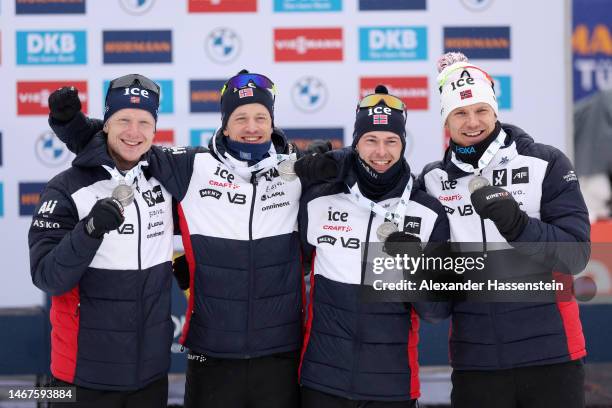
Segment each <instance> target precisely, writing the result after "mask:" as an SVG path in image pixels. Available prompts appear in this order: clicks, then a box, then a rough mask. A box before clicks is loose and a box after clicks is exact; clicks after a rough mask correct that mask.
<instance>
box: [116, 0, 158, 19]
mask: <svg viewBox="0 0 612 408" xmlns="http://www.w3.org/2000/svg"><path fill="white" fill-rule="evenodd" d="M153 3H155V0H119V4H120V5H121V8H122V9H124V10H125V11H126V12H127V13H129V14H132V15H135V16H140V15H143V14H145V13H146V12H147V11H149V10H150V9H151V7H153Z"/></svg>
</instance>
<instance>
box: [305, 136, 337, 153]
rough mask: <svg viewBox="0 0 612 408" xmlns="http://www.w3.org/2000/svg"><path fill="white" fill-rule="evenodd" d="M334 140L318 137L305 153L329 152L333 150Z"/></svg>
mask: <svg viewBox="0 0 612 408" xmlns="http://www.w3.org/2000/svg"><path fill="white" fill-rule="evenodd" d="M332 149H333V147H332V142H331V141H329V140H321V139H316V140H313V141H312V142H311V143H310V144H309V145H308V146H307V147H306V151H305V152H304V153H306V154H311V153H327V152H329V151H330V150H332Z"/></svg>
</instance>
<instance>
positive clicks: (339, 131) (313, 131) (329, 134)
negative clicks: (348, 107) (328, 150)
mask: <svg viewBox="0 0 612 408" xmlns="http://www.w3.org/2000/svg"><path fill="white" fill-rule="evenodd" d="M283 132H284V133H285V136H287V139H288V140H289V141H290V142H293V143H295V144H296V145H297V147H298V149H300V150H305V149H306V148H307V147H308V145H309V144H310V143H312V141H313V140H317V139H318V140H329V141H331V142H332V147H333V148H334V149H340V148H342V147H344V129H343V128H288V129H285V128H283Z"/></svg>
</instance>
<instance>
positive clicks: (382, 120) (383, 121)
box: [373, 115, 389, 125]
mask: <svg viewBox="0 0 612 408" xmlns="http://www.w3.org/2000/svg"><path fill="white" fill-rule="evenodd" d="M373 123H374V124H375V125H387V124H388V123H389V117H388V116H387V115H374V122H373Z"/></svg>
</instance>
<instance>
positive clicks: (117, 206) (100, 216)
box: [85, 197, 125, 239]
mask: <svg viewBox="0 0 612 408" xmlns="http://www.w3.org/2000/svg"><path fill="white" fill-rule="evenodd" d="M124 220H125V217H124V216H123V206H122V205H121V203H120V202H119V201H118V200H116V199H114V198H112V197H107V198H103V199H101V200H98V201H97V202H96V203H95V204H94V206H93V208H92V209H91V211H90V212H89V215H87V217H85V232H86V233H87V235H89V236H90V237H92V238H98V239H99V238H102V236H103V235H104V234H106V233H107V232H109V231H113V230H116V229H117V228H119V226H120V225H121V224H123V221H124Z"/></svg>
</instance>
